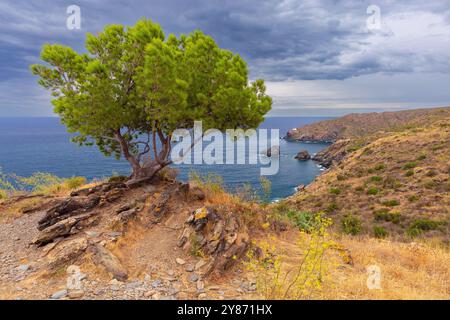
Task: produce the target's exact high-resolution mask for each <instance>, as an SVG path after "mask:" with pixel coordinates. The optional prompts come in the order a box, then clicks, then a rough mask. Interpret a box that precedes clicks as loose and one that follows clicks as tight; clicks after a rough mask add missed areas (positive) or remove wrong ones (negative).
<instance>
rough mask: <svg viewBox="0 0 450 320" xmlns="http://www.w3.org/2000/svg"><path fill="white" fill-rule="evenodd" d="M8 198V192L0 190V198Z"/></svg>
mask: <svg viewBox="0 0 450 320" xmlns="http://www.w3.org/2000/svg"><path fill="white" fill-rule="evenodd" d="M6 198H8V194H7V193H6V191H5V190H0V200H3V199H6Z"/></svg>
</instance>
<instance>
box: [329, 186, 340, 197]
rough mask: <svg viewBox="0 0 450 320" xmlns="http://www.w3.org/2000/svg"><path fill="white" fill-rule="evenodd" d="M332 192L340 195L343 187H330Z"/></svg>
mask: <svg viewBox="0 0 450 320" xmlns="http://www.w3.org/2000/svg"><path fill="white" fill-rule="evenodd" d="M330 193H331V194H334V195H338V194H340V193H341V189H339V188H330Z"/></svg>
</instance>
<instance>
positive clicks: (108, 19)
mask: <svg viewBox="0 0 450 320" xmlns="http://www.w3.org/2000/svg"><path fill="white" fill-rule="evenodd" d="M373 2H375V4H377V5H378V6H379V7H380V8H381V13H382V21H383V27H382V29H381V30H376V31H373V32H372V31H369V30H368V29H367V27H366V20H367V18H368V15H367V12H366V10H367V7H368V6H369V5H371V4H372V3H373ZM373 2H372V0H371V1H365V0H363V1H362V0H354V1H350V0H306V1H299V0H284V1H279V0H268V1H263V0H247V1H243V0H239V1H238V0H235V1H223V0H221V1H219V0H203V1H200V0H192V1H187V0H150V1H149V0H138V1H119V0H113V1H106V0H92V1H87V0H80V1H73V2H72V0H70V1H50V0H28V1H23V0H2V2H1V3H0V82H3V83H2V84H1V85H2V87H3V88H5V87H7V86H8V82H11V81H10V80H14V81H13V82H11V83H19V82H20V79H23V80H24V82H27V83H31V79H32V77H31V75H30V74H29V71H28V66H29V64H31V63H35V62H37V61H38V57H39V51H40V48H41V46H42V44H43V43H46V42H58V43H63V44H66V45H70V46H72V47H74V48H75V49H76V50H84V38H85V33H86V32H93V33H95V32H98V31H100V30H102V29H103V27H104V25H105V24H111V23H121V24H125V25H131V24H134V23H135V22H136V20H138V19H140V18H142V17H147V18H150V19H152V20H154V21H156V22H158V23H160V24H161V25H162V27H163V29H164V30H165V31H166V33H175V34H180V33H188V32H190V31H192V30H195V29H201V30H203V31H204V32H205V33H207V34H210V35H211V36H213V37H214V39H216V41H217V42H218V43H219V45H220V46H221V47H224V48H227V49H230V50H232V51H234V52H237V53H239V54H240V55H242V56H243V57H244V58H245V59H246V61H247V62H248V64H249V67H250V74H251V77H252V78H255V77H262V78H264V79H266V80H268V81H286V80H327V79H330V80H332V79H339V80H342V79H350V78H352V77H356V76H364V75H371V74H378V73H383V74H397V73H417V72H444V73H445V72H450V70H449V68H450V66H449V64H448V60H449V59H448V58H449V57H448V53H447V52H449V51H450V48H449V44H448V41H445V39H448V38H449V37H450V28H449V27H448V26H449V22H450V18H449V17H450V1H437V0H436V1H427V2H426V3H424V2H423V1H419V0H415V1H407V2H406V1H389V0H384V1H373ZM71 4H77V5H79V6H80V7H81V13H82V30H67V28H66V18H67V14H66V8H67V6H69V5H71ZM405 19H406V20H405ZM428 30H430V31H428ZM431 30H432V31H431ZM408 32H411V33H412V34H414V32H419V33H421V34H420V36H422V37H423V41H422V39H421V40H420V41H419V40H417V41H414V37H407V36H405V34H408ZM422 42H424V43H423V45H421V43H422ZM435 47H436V48H435ZM433 49H436V50H433ZM33 90H37V89H36V88H32V90H30V91H31V92H34V91H33ZM7 91H8V90H6V91H4V92H0V106H1V105H2V104H4V103H7V101H8V92H7ZM36 92H41V91H36ZM29 94H30V97H31V96H32V94H31V93H29Z"/></svg>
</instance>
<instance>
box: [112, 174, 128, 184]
mask: <svg viewBox="0 0 450 320" xmlns="http://www.w3.org/2000/svg"><path fill="white" fill-rule="evenodd" d="M127 180H128V177H127V176H121V175H118V176H112V177H110V178H109V179H108V182H109V183H117V182H125V181H127Z"/></svg>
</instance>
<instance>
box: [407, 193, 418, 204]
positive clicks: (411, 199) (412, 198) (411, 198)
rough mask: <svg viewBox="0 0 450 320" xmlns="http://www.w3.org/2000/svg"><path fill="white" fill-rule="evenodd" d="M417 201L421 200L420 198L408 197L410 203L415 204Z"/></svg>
mask: <svg viewBox="0 0 450 320" xmlns="http://www.w3.org/2000/svg"><path fill="white" fill-rule="evenodd" d="M417 200H419V197H418V196H416V195H414V194H413V195H411V196H409V197H408V201H409V202H415V201H417Z"/></svg>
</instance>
